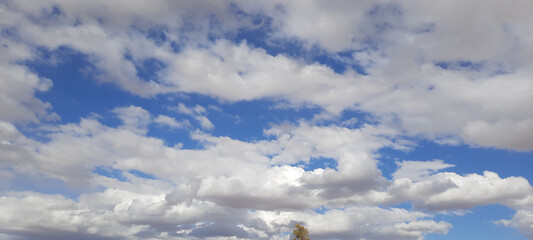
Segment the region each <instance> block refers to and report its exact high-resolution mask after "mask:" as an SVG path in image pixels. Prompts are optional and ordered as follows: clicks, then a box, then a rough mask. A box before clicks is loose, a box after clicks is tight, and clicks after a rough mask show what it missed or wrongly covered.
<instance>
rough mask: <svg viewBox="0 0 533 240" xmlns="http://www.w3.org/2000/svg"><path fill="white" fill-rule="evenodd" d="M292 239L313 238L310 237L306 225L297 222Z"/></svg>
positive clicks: (308, 239)
mask: <svg viewBox="0 0 533 240" xmlns="http://www.w3.org/2000/svg"><path fill="white" fill-rule="evenodd" d="M291 240H311V238H309V231H308V230H307V229H306V228H305V227H304V226H302V225H300V224H299V223H297V224H296V225H294V230H293V231H292V238H291Z"/></svg>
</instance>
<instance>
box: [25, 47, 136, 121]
mask: <svg viewBox="0 0 533 240" xmlns="http://www.w3.org/2000/svg"><path fill="white" fill-rule="evenodd" d="M40 56H41V58H40V59H38V60H36V61H33V62H26V63H25V65H26V66H27V67H28V68H30V69H31V70H33V71H35V72H37V73H39V76H40V77H45V78H48V79H51V80H52V82H53V87H52V88H51V89H49V90H48V91H44V92H37V93H36V96H37V97H38V98H39V99H41V100H43V101H45V102H49V103H50V104H51V105H52V106H54V108H53V111H54V112H56V113H57V114H59V116H60V117H61V121H60V122H61V123H77V122H79V120H80V118H82V117H88V116H91V114H92V113H98V114H103V113H106V112H109V110H111V109H113V108H114V107H116V106H124V105H129V104H132V103H135V102H139V101H140V99H139V98H138V97H135V96H132V95H130V94H128V93H126V92H124V91H121V90H120V89H118V87H117V86H115V85H112V84H106V83H104V84H99V83H97V82H96V80H95V79H94V78H93V76H92V73H90V72H89V73H87V72H85V70H86V69H87V66H88V65H89V64H90V63H89V62H88V59H87V57H86V56H85V55H84V54H81V53H78V52H75V51H72V50H70V49H69V48H64V47H61V48H59V49H56V50H53V51H49V50H42V51H41V54H40ZM56 58H60V59H61V60H60V61H59V62H56V63H55V64H50V63H49V61H52V62H53V61H56V60H55V59H56ZM95 96H97V97H95Z"/></svg>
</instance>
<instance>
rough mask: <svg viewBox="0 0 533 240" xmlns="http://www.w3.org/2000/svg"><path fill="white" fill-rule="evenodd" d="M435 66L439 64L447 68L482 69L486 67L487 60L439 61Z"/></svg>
mask: <svg viewBox="0 0 533 240" xmlns="http://www.w3.org/2000/svg"><path fill="white" fill-rule="evenodd" d="M434 64H435V66H438V67H440V68H442V69H445V70H471V71H481V70H482V69H483V68H484V67H485V64H486V63H485V62H483V61H478V62H472V61H466V60H461V61H438V62H435V63H434Z"/></svg>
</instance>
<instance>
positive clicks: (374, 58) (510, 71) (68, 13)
mask: <svg viewBox="0 0 533 240" xmlns="http://www.w3.org/2000/svg"><path fill="white" fill-rule="evenodd" d="M346 4H347V3H342V4H341V3H338V4H327V5H325V6H322V5H323V3H321V2H305V3H304V2H293V3H269V4H267V3H265V4H263V3H256V4H252V3H239V2H237V3H233V4H229V3H226V2H217V3H211V2H198V3H195V4H183V3H181V4H179V3H170V2H165V1H162V2H160V3H159V4H149V6H148V5H146V4H144V3H138V4H128V5H130V7H129V8H126V9H123V8H118V7H117V6H116V5H114V4H110V3H105V2H98V1H94V2H91V3H84V4H73V3H69V2H61V3H57V4H56V5H53V4H50V3H46V2H45V1H43V2H40V5H38V4H36V5H35V6H34V5H31V6H29V5H27V4H23V3H18V2H9V3H4V4H3V6H4V9H6V10H5V12H6V14H7V17H6V18H5V20H4V21H3V24H4V26H5V28H6V29H9V28H15V29H17V31H12V32H14V33H13V35H14V37H15V38H20V39H25V42H24V43H25V44H22V45H21V47H22V48H28V47H30V48H33V47H35V46H43V47H46V48H48V49H51V50H54V49H57V48H58V47H61V46H66V47H69V48H72V49H74V50H76V51H79V52H81V53H83V54H86V55H88V56H89V58H88V59H89V61H90V62H91V64H92V65H93V67H94V70H95V71H94V74H95V76H96V78H97V79H99V80H100V81H103V82H111V83H114V84H117V85H118V86H120V87H121V88H122V89H124V90H126V91H129V92H131V93H134V94H137V95H140V96H153V95H157V94H165V93H176V92H187V93H200V94H205V95H208V96H211V97H214V98H217V99H220V100H222V101H242V100H255V99H263V98H268V99H280V100H284V101H288V102H289V103H290V105H292V106H308V105H309V104H310V105H312V106H319V107H321V108H323V109H325V110H326V111H327V112H328V113H330V114H333V115H338V114H340V113H341V112H342V111H343V110H346V109H352V108H357V109H360V110H364V111H367V112H369V113H371V114H374V115H376V116H379V117H381V118H383V119H382V120H383V121H386V119H387V118H388V116H390V115H393V116H395V117H396V118H397V120H398V121H399V126H400V127H401V128H402V130H406V133H408V134H412V135H422V136H425V137H428V138H430V139H436V140H439V139H442V138H448V137H452V138H464V140H465V142H466V143H469V144H472V145H476V146H484V147H497V148H507V149H514V150H525V151H527V150H530V149H532V147H533V145H532V141H531V139H529V138H528V137H527V136H526V135H523V133H524V132H526V131H523V130H524V129H525V130H529V129H530V125H531V124H529V123H530V122H531V119H532V118H533V115H532V113H531V111H530V110H529V109H532V108H533V106H531V102H533V100H532V99H531V96H532V94H529V92H530V91H529V90H528V89H531V87H532V86H531V81H530V80H529V79H530V78H529V77H528V76H530V71H528V69H527V66H529V65H530V64H528V63H530V62H531V60H532V59H531V58H530V57H527V56H530V54H529V55H528V54H527V53H528V52H531V51H533V50H532V49H531V47H530V46H529V45H527V44H525V43H526V42H527V39H528V37H529V36H531V34H532V33H531V32H530V31H528V30H527V28H526V27H525V26H526V25H525V24H526V23H527V21H525V20H524V19H527V18H528V16H529V14H527V13H526V12H524V11H523V9H527V4H529V3H527V2H524V1H516V2H514V3H513V4H510V5H506V6H500V5H499V4H498V3H496V2H490V3H488V4H486V3H483V4H482V5H483V6H484V11H482V13H483V14H480V15H476V17H473V16H471V14H467V12H465V11H468V10H465V9H468V8H467V6H465V8H461V7H457V6H462V5H465V4H464V3H461V2H456V3H454V4H450V5H445V6H441V7H439V8H433V7H430V6H427V4H419V3H417V2H411V1H407V2H401V3H398V2H370V1H363V2H358V3H349V5H346ZM467 5H468V6H470V5H469V4H467ZM451 6H453V7H451ZM457 8H459V9H461V11H456V9H457ZM40 9H41V10H43V9H44V10H43V11H40ZM119 9H120V10H119ZM141 9H142V10H143V11H142V12H143V14H142V15H141V14H140V13H141ZM497 9H498V11H496V10H497ZM499 9H504V10H505V11H499ZM8 10H9V11H8ZM239 11H242V13H243V14H241V15H239V14H235V13H236V12H239ZM348 12H349V14H348ZM428 12H431V14H429V13H428ZM450 12H453V13H454V14H457V15H459V16H461V17H463V20H464V21H462V23H461V24H458V23H457V22H456V21H455V20H450V18H448V17H446V16H449V15H450V14H449V13H450ZM495 12H498V14H491V13H495ZM511 12H513V14H510V13H511ZM343 13H346V14H343ZM407 13H408V14H407ZM309 15H312V16H314V17H312V18H308V17H307V16H309ZM492 15H494V17H490V18H489V17H488V16H492ZM26 16H32V17H33V18H37V19H41V21H31V18H27V17H26ZM205 16H212V18H213V19H214V20H213V22H211V23H209V22H205V20H203V21H202V20H201V19H209V18H207V17H205ZM253 16H255V18H256V19H254V17H253ZM257 18H258V19H265V18H267V19H268V18H271V19H273V20H272V22H271V23H270V24H271V26H270V28H268V29H271V33H270V34H271V36H272V38H273V39H274V40H275V39H281V40H284V39H291V38H294V37H295V38H297V39H299V40H301V42H302V45H303V46H304V48H305V46H307V47H311V46H319V48H323V49H325V50H326V51H327V52H328V54H329V55H331V57H332V58H339V56H337V55H336V54H337V53H338V52H342V51H348V52H354V53H353V56H352V57H342V56H340V58H341V62H344V63H347V64H348V65H350V64H351V65H353V64H355V65H358V64H359V65H361V66H364V71H365V72H366V73H367V75H366V76H361V75H359V74H357V73H355V72H354V71H353V70H350V68H348V70H346V71H345V72H343V73H336V72H334V71H333V70H332V69H331V68H330V67H328V66H325V65H321V64H318V63H312V64H309V62H308V61H306V60H304V59H294V58H291V57H288V56H285V55H283V54H278V55H276V56H272V55H270V54H268V53H267V52H266V51H265V50H262V49H257V48H253V47H251V46H249V45H247V43H246V42H242V43H240V44H235V43H233V42H231V41H228V40H223V39H220V40H218V41H214V42H210V41H209V40H207V39H208V36H213V35H214V36H221V35H225V36H232V35H234V34H235V33H236V32H238V31H240V30H241V31H247V30H253V29H255V28H259V27H261V26H264V25H265V24H267V23H265V22H267V21H264V20H262V21H259V22H261V23H257V20H258V19H257ZM186 19H189V20H186ZM454 19H455V18H454ZM195 20H198V21H195ZM489 21H490V24H489ZM254 22H256V23H255V24H254ZM463 22H466V23H468V24H463ZM331 23H335V24H331ZM17 26H24V27H17ZM130 26H133V27H130ZM149 31H155V32H156V33H158V34H160V36H159V37H153V36H147V35H145V32H149ZM495 36H496V37H495ZM486 39H491V41H486ZM267 42H268V41H267ZM480 42H482V43H483V44H478V43H480ZM19 45H20V44H19ZM173 46H179V50H175V49H174V48H175V47H173ZM497 46H515V47H504V48H502V47H497ZM12 48H15V49H14V50H12ZM7 49H8V50H7V51H15V50H16V45H14V46H11V45H8V47H7ZM375 49H378V50H375ZM516 49H521V50H520V51H517V50H516ZM20 56H21V57H19V58H18V59H20V60H25V59H31V58H33V56H32V54H31V53H26V54H22V55H20ZM22 56H23V57H22ZM343 56H344V55H343ZM406 59H407V60H406ZM11 60H13V59H11ZM145 61H156V62H158V64H159V65H161V66H162V68H161V69H159V70H155V71H156V77H155V78H153V79H143V78H142V77H140V75H139V74H138V72H139V70H138V69H139V67H140V66H142V65H143V64H144V63H145ZM20 71H21V73H19V74H18V75H21V74H22V75H24V73H23V72H24V70H23V69H21V70H20ZM5 72H6V73H9V74H13V72H14V71H9V72H8V71H5ZM28 74H29V75H31V74H32V73H31V72H28V73H27V74H26V75H28ZM193 79H194V80H193ZM27 82H33V83H32V84H30V85H29V87H27V88H26V89H27V90H24V91H25V92H26V94H25V95H28V94H29V96H30V97H26V98H24V99H18V100H17V99H16V98H14V97H13V96H24V95H20V94H16V95H12V96H11V95H9V96H11V97H8V98H9V101H4V102H5V104H8V103H9V102H13V104H14V105H13V104H11V105H9V106H11V107H12V108H14V106H27V107H23V108H22V109H24V108H27V109H28V110H26V111H23V112H21V113H20V114H19V117H17V118H15V116H16V115H14V114H10V115H9V116H10V120H17V119H20V118H22V116H25V117H24V119H29V120H30V121H36V120H37V119H38V116H46V113H47V111H48V110H49V109H50V106H48V105H46V103H42V102H40V101H39V100H37V99H32V96H31V95H33V92H34V91H35V90H46V89H48V88H49V84H48V85H47V86H48V87H46V86H45V85H42V84H40V85H36V84H37V83H36V82H46V81H44V80H39V81H37V80H36V79H35V76H34V77H33V80H27ZM38 86H39V87H38ZM420 99H424V100H425V101H420ZM30 103H31V104H30ZM30 106H31V107H30ZM505 106H513V108H509V107H505ZM6 107H8V106H6ZM503 116H505V118H502V117H503ZM197 118H199V119H197V120H198V121H201V124H203V126H204V128H206V129H210V128H212V126H211V125H212V124H209V121H208V119H206V118H205V117H202V116H198V117H197ZM510 126H514V127H510ZM516 126H520V127H516ZM508 132H516V133H519V134H520V133H522V135H519V136H520V137H518V138H513V139H505V137H503V136H502V134H505V133H508ZM487 139H491V140H487ZM441 142H442V141H441Z"/></svg>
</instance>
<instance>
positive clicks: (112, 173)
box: [93, 166, 128, 182]
mask: <svg viewBox="0 0 533 240" xmlns="http://www.w3.org/2000/svg"><path fill="white" fill-rule="evenodd" d="M93 173H96V174H98V175H101V176H104V177H108V178H114V179H117V180H119V181H121V182H125V181H126V180H128V179H127V178H126V176H124V174H123V173H122V170H120V169H115V168H111V167H108V166H96V167H94V170H93Z"/></svg>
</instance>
